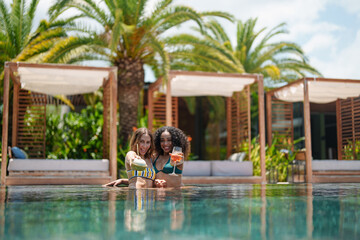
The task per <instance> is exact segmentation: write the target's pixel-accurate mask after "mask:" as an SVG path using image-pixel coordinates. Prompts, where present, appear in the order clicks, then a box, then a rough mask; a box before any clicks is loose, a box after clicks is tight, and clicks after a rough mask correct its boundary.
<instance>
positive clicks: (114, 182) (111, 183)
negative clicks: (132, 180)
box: [102, 178, 129, 187]
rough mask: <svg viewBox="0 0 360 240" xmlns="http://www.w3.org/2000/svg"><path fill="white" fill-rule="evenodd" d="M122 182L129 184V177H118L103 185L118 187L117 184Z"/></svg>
mask: <svg viewBox="0 0 360 240" xmlns="http://www.w3.org/2000/svg"><path fill="white" fill-rule="evenodd" d="M120 184H124V185H129V179H127V178H121V179H117V180H115V181H112V182H109V183H107V184H104V185H102V186H103V187H116V186H117V185H120Z"/></svg>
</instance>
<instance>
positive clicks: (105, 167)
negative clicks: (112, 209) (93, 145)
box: [8, 159, 109, 171]
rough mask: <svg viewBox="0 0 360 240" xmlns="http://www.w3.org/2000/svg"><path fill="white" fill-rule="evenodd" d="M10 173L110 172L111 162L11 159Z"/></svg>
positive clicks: (102, 160)
mask: <svg viewBox="0 0 360 240" xmlns="http://www.w3.org/2000/svg"><path fill="white" fill-rule="evenodd" d="M8 170H9V171H109V160H107V159H101V160H95V159H94V160H92V159H89V160H88V159H81V160H79V159H77V160H75V159H70V160H64V159H56V160H55V159H54V160H53V159H10V161H9V167H8Z"/></svg>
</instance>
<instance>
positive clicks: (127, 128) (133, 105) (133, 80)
mask: <svg viewBox="0 0 360 240" xmlns="http://www.w3.org/2000/svg"><path fill="white" fill-rule="evenodd" d="M116 64H117V66H118V99H119V123H120V132H119V138H120V141H121V144H124V143H125V142H126V141H127V140H128V139H129V137H130V136H131V133H132V132H133V127H136V126H137V110H138V104H139V94H140V91H141V90H142V88H143V86H144V77H145V73H144V66H143V63H142V62H141V60H136V59H131V58H123V59H119V60H118V62H117V63H116Z"/></svg>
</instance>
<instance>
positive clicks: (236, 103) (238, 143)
mask: <svg viewBox="0 0 360 240" xmlns="http://www.w3.org/2000/svg"><path fill="white" fill-rule="evenodd" d="M249 94H250V92H249V88H245V89H244V90H243V91H241V92H235V93H234V94H233V96H232V97H231V98H229V99H228V103H227V104H228V107H227V111H228V113H227V117H228V119H229V120H228V121H229V122H228V124H230V126H228V134H230V136H229V138H228V141H230V143H229V142H228V153H227V155H228V156H229V155H231V154H232V153H235V152H243V151H245V146H246V145H249V146H250V144H249V143H250V139H251V131H250V130H251V129H250V128H251V125H250V96H249ZM229 101H230V102H229ZM247 143H248V144H247ZM250 147H251V146H250ZM249 152H250V148H249Z"/></svg>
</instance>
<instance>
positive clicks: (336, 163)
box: [311, 160, 360, 171]
mask: <svg viewBox="0 0 360 240" xmlns="http://www.w3.org/2000/svg"><path fill="white" fill-rule="evenodd" d="M311 165H312V170H313V171H360V160H313V161H312V164H311Z"/></svg>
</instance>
